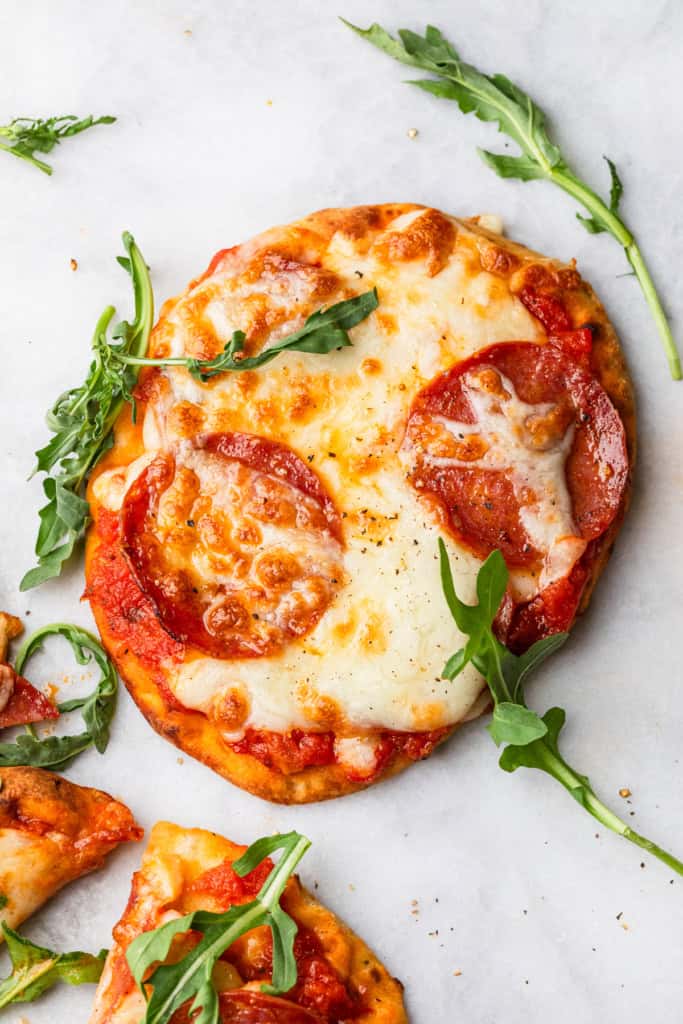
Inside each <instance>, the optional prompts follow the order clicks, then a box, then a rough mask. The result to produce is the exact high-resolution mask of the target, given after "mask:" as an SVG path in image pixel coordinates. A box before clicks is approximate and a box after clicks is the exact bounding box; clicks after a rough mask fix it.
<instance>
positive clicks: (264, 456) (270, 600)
mask: <svg viewBox="0 0 683 1024" xmlns="http://www.w3.org/2000/svg"><path fill="white" fill-rule="evenodd" d="M121 528H122V539H123V549H124V552H125V555H126V558H127V560H128V563H129V565H130V567H131V569H132V571H133V573H134V575H135V578H136V580H137V582H138V584H139V585H140V587H141V588H142V590H144V592H145V593H146V594H147V595H148V596H149V597H150V598H151V599H152V600H153V602H154V605H155V607H156V610H157V614H158V616H159V618H160V620H161V622H162V623H163V625H164V627H165V628H166V630H167V631H168V632H169V633H170V634H171V636H173V637H175V638H176V639H177V640H180V641H183V642H189V643H192V644H194V645H196V646H197V647H199V648H201V649H202V650H203V651H205V652H207V653H208V654H211V655H213V656H214V657H219V658H236V657H243V658H249V657H259V656H262V655H268V654H273V653H274V652H276V651H277V650H279V649H280V648H282V647H283V646H284V645H285V644H286V643H288V642H290V641H291V640H293V639H295V638H297V637H302V636H304V635H305V634H306V633H308V632H310V630H311V629H313V627H314V626H315V625H316V623H317V622H318V621H319V619H320V618H321V616H322V615H323V613H324V611H325V609H326V608H327V607H328V605H329V604H330V602H331V601H332V599H333V598H334V595H335V593H336V592H337V590H338V589H339V587H340V586H341V584H342V582H343V564H342V556H343V548H342V542H341V520H340V517H339V514H338V512H337V510H336V508H335V506H334V503H333V502H332V500H331V498H330V497H329V495H328V494H327V493H326V491H325V489H324V488H323V485H322V484H321V482H320V480H319V479H318V477H317V476H316V474H315V473H314V472H313V471H312V470H311V469H310V468H309V466H307V465H306V463H305V462H303V461H302V460H301V459H300V458H299V457H298V455H296V454H295V453H294V452H293V451H291V449H289V448H286V447H285V446H284V445H281V444H278V443H276V442H274V441H269V440H266V439H264V438H261V437H256V436H253V435H248V434H238V433H234V434H216V435H211V436H209V437H207V438H205V439H204V441H203V443H202V445H201V447H191V446H187V445H184V446H179V447H178V448H176V449H173V450H168V451H164V452H162V453H160V454H159V455H158V456H157V457H156V458H155V459H154V460H153V461H152V462H151V463H150V464H149V466H147V468H146V469H145V470H144V471H143V472H142V473H141V474H140V476H139V477H138V478H137V480H136V481H135V482H134V483H133V484H132V486H131V487H130V489H129V491H128V493H127V494H126V498H125V500H124V505H123V509H122V512H121Z"/></svg>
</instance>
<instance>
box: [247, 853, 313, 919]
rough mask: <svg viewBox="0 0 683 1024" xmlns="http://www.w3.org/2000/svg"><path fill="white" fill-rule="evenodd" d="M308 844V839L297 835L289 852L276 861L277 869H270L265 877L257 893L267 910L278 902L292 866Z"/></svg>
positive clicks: (297, 861) (291, 871)
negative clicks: (297, 837) (264, 881)
mask: <svg viewBox="0 0 683 1024" xmlns="http://www.w3.org/2000/svg"><path fill="white" fill-rule="evenodd" d="M310 845H311V841H310V839H307V838H306V836H299V839H298V840H297V842H296V843H295V845H294V846H293V847H292V849H291V850H290V851H289V853H286V854H285V855H284V856H282V857H281V858H280V860H279V861H278V863H277V870H275V871H272V872H271V873H270V875H269V876H268V878H267V879H266V883H265V885H264V886H263V888H262V890H261V892H260V893H259V900H260V902H261V903H262V904H263V905H264V906H265V907H266V908H267V909H268V910H272V909H273V907H274V906H275V905H276V904H277V903H279V902H280V897H281V896H282V893H283V892H284V890H285V886H286V885H287V882H288V881H289V878H290V875H292V874H293V872H294V868H295V867H296V866H297V864H298V863H299V861H300V860H301V858H302V857H303V855H304V854H305V853H306V850H308V848H309V847H310Z"/></svg>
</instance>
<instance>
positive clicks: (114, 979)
mask: <svg viewBox="0 0 683 1024" xmlns="http://www.w3.org/2000/svg"><path fill="white" fill-rule="evenodd" d="M245 850H246V847H244V846H237V845H236V844H235V843H232V842H230V841H229V840H227V839H224V838H223V837H222V836H218V835H216V834H215V833H213V832H206V831H204V830H202V829H184V828H181V827H180V826H178V825H173V824H170V823H168V822H159V823H158V824H157V825H155V826H154V828H153V829H152V832H151V835H150V840H149V845H148V847H147V850H146V851H145V853H144V855H143V858H142V865H141V867H140V870H139V871H137V872H136V873H135V875H134V876H133V884H132V889H131V894H130V898H129V900H128V905H127V906H126V909H125V911H124V913H123V917H122V918H121V920H120V921H119V922H118V924H117V925H116V926H115V928H114V931H113V936H114V944H113V946H112V948H111V950H110V952H109V956H108V958H107V962H106V964H105V967H104V971H103V973H102V977H101V979H100V983H99V986H98V989H97V993H96V996H95V1006H94V1009H93V1013H92V1016H91V1017H90V1024H138V1021H139V1020H140V1019H141V1018H142V1017H143V1015H144V1012H145V1001H144V998H143V995H142V993H141V992H140V990H139V988H138V987H137V986H136V983H135V980H134V979H133V976H132V974H131V972H130V969H129V966H128V962H127V959H126V951H127V949H128V947H129V946H130V944H131V942H132V941H133V940H134V939H135V938H136V937H137V936H139V935H141V934H142V933H143V932H149V931H152V930H153V929H155V928H158V927H159V926H160V925H162V924H165V923H166V922H168V921H171V920H173V919H174V918H177V917H181V916H184V915H185V914H189V913H191V912H193V911H197V910H206V911H211V912H224V911H226V910H227V909H228V908H229V907H231V906H236V905H239V904H245V903H249V902H250V901H251V900H253V899H254V897H255V896H256V894H257V893H258V892H259V890H260V889H261V886H262V885H263V883H264V882H265V880H266V878H267V877H268V875H269V874H270V872H271V870H272V868H273V862H272V861H271V860H270V859H266V860H264V861H262V863H261V864H259V865H258V867H256V868H254V869H253V870H252V871H250V872H249V874H247V875H244V877H240V876H239V875H238V874H237V873H236V872H235V871H234V870H233V868H232V864H233V863H234V861H236V860H237V859H238V858H239V857H241V856H242V854H243V853H244V852H245ZM280 905H281V906H282V908H283V909H284V910H285V911H286V912H287V914H289V915H290V917H291V918H292V919H293V920H294V922H295V923H296V925H297V929H298V930H297V935H296V938H295V940H294V956H295V959H296V964H297V980H296V984H295V985H294V987H293V988H291V989H290V990H289V991H288V992H286V993H283V994H280V995H277V996H275V995H268V994H265V993H264V992H263V991H262V988H261V986H262V985H264V984H268V983H269V982H270V981H271V972H272V957H273V949H272V938H271V932H270V929H269V928H267V927H266V926H261V927H258V928H254V929H252V930H251V931H248V932H246V934H244V935H243V936H242V937H241V938H240V939H238V940H237V941H236V942H235V943H233V945H231V946H230V947H229V948H228V949H227V950H226V951H225V952H224V953H223V954H222V956H221V958H220V959H219V960H218V961H217V963H216V964H215V966H214V968H213V973H212V983H213V986H214V987H215V989H216V991H217V992H218V996H219V1007H220V1020H221V1024H346V1022H348V1024H351V1022H352V1021H353V1022H355V1021H358V1022H359V1024H360V1022H362V1024H407V1017H406V1012H405V1009H404V1005H403V996H402V986H401V984H400V982H398V981H396V980H395V979H394V978H392V977H391V975H390V974H389V973H388V972H387V970H386V968H385V967H383V966H382V964H381V963H380V962H379V960H378V959H377V957H376V956H375V954H374V953H372V952H371V950H370V949H368V947H367V946H366V945H365V943H364V942H363V941H362V940H361V939H359V938H358V936H357V935H355V934H354V933H353V932H352V931H351V930H350V929H349V928H347V926H346V925H344V924H343V923H342V922H341V921H340V920H339V919H338V918H337V917H336V916H335V915H334V914H332V913H331V912H330V911H329V910H327V909H326V908H325V907H324V906H322V904H320V903H318V901H317V900H316V899H314V898H313V896H312V895H311V894H310V893H309V892H308V891H307V890H306V889H305V888H304V887H303V886H302V885H301V882H300V881H299V879H298V877H297V876H296V875H293V876H291V877H290V879H289V881H288V882H287V885H286V888H285V890H284V893H283V895H282V898H281V901H280ZM198 938H199V935H198V933H196V932H192V931H191V932H189V933H188V932H185V933H183V934H182V935H179V936H177V937H176V939H175V940H174V945H173V946H172V948H171V955H170V957H169V961H168V962H171V961H173V962H177V961H178V960H180V959H181V958H182V957H183V956H184V955H186V953H187V952H189V951H190V950H191V949H192V948H193V947H194V945H196V943H197V941H198ZM191 1019H192V1018H191V1015H190V1012H189V1007H188V1006H187V1005H185V1006H182V1007H180V1008H179V1009H178V1010H177V1011H176V1013H175V1014H174V1016H173V1018H172V1021H173V1024H190V1022H191Z"/></svg>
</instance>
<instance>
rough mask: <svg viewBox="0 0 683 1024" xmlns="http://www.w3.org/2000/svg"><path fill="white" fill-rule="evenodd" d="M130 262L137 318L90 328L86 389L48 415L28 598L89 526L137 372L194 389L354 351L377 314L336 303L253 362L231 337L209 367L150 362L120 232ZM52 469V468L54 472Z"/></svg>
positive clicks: (359, 302)
mask: <svg viewBox="0 0 683 1024" xmlns="http://www.w3.org/2000/svg"><path fill="white" fill-rule="evenodd" d="M123 244H124V247H125V249H126V252H127V254H128V255H127V256H119V257H117V260H118V263H119V264H120V265H121V266H122V267H123V269H124V270H125V271H126V273H128V274H130V276H131V278H132V282H133V291H134V296H135V317H134V320H133V322H132V323H128V322H127V321H123V322H122V323H120V324H118V325H117V326H116V327H114V328H113V330H112V331H111V338H109V337H108V332H109V329H110V324H111V321H112V319H113V317H114V313H115V310H114V307H113V306H107V308H106V309H105V310H104V312H103V313H102V315H101V316H100V318H99V320H98V321H97V324H96V326H95V333H94V335H93V339H92V349H93V352H94V354H95V358H94V360H93V362H92V363H91V365H90V369H89V371H88V375H87V377H86V380H85V383H84V384H82V385H81V386H80V387H77V388H71V389H70V390H68V391H65V392H64V394H62V395H60V397H59V398H58V399H57V401H56V402H55V404H54V405H53V406H52V408H51V409H50V411H49V413H48V415H47V424H48V427H49V428H50V430H51V431H52V433H53V435H54V436H53V437H52V438H51V440H50V441H49V442H48V443H47V444H46V445H45V446H44V447H43V448H41V449H40V450H39V451H37V452H36V466H35V469H34V473H36V472H39V473H46V474H48V476H47V479H46V480H44V482H43V491H44V493H45V497H46V498H47V499H48V501H47V504H46V505H45V506H44V507H43V508H41V509H40V511H39V513H38V517H39V519H40V526H39V529H38V537H37V540H36V546H35V551H36V555H37V556H38V565H37V566H36V567H35V568H34V569H30V570H29V571H28V572H27V573H26V575H25V576H24V578H23V579H22V581H21V584H20V587H19V589H20V590H30V589H31V588H32V587H37V586H39V584H41V583H44V582H45V580H49V579H52V578H53V577H55V576H59V574H60V573H61V571H62V567H63V565H64V563H65V562H66V561H67V559H69V558H70V557H71V555H72V554H73V551H74V548H75V547H76V545H77V544H78V543H79V541H80V540H81V539H82V538H83V536H84V534H85V531H86V528H87V526H88V524H89V522H90V509H89V506H88V502H87V501H86V499H85V490H86V486H87V482H88V478H89V476H90V473H91V472H92V470H93V468H94V467H95V466H96V464H97V463H98V462H99V460H100V459H101V458H102V456H103V455H104V454H105V452H107V451H108V450H109V448H111V446H112V444H113V437H112V429H113V426H114V423H115V422H116V419H117V417H118V415H119V413H120V411H121V409H122V408H123V405H124V403H126V402H130V403H131V405H132V406H133V419H135V400H134V397H133V390H134V388H135V384H136V381H137V376H138V373H139V368H140V367H141V366H184V367H186V368H187V370H188V371H189V373H190V374H191V375H192V376H193V377H194V378H195V379H196V380H198V381H201V382H206V381H207V380H210V379H211V378H212V377H215V376H216V374H219V373H224V372H226V371H228V370H250V369H253V368H254V367H256V366H264V365H265V364H267V363H269V362H270V361H271V360H272V359H275V357H276V356H278V355H279V354H280V352H284V351H288V350H297V351H300V352H318V353H326V352H331V351H333V350H334V349H339V348H344V347H346V346H348V345H350V344H351V339H350V338H349V335H348V331H349V330H350V328H352V327H355V326H356V324H358V323H360V321H361V320H364V319H365V318H366V317H367V316H369V314H370V313H371V312H372V311H373V310H374V309H376V308H377V305H378V299H377V291H376V290H375V289H373V290H372V291H369V292H365V293H364V294H362V295H356V296H354V298H352V299H346V300H345V301H343V302H338V303H336V304H335V305H333V306H330V307H329V309H319V310H316V312H315V313H313V314H312V315H311V316H309V318H308V319H307V321H306V323H305V324H304V326H303V327H302V328H301V329H300V330H299V331H295V332H294V333H293V334H289V335H287V336H286V337H284V338H281V339H280V340H279V341H278V342H276V343H275V344H274V345H272V346H271V347H270V348H268V349H266V350H265V351H264V352H261V353H260V354H259V355H257V356H253V357H252V358H246V359H245V358H241V353H242V351H243V349H244V342H245V339H246V335H245V334H244V332H242V331H235V332H234V334H233V336H232V339H231V340H230V341H229V342H228V344H227V345H226V346H225V349H224V351H223V352H221V353H220V355H218V356H216V357H215V358H214V359H206V360H200V359H192V358H183V357H178V358H173V357H171V358H168V359H147V358H145V353H146V351H147V345H148V342H149V335H150V332H151V329H152V323H153V320H154V295H153V292H152V284H151V280H150V277H149V271H148V268H147V266H146V264H145V261H144V259H143V257H142V253H141V252H140V250H139V249H138V247H137V245H136V244H135V241H134V239H133V237H132V235H130V234H128V232H125V233H124V235H123ZM55 467H57V468H56V469H55Z"/></svg>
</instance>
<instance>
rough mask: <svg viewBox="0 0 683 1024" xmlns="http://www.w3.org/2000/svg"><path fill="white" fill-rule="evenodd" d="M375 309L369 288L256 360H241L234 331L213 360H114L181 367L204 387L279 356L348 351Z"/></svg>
mask: <svg viewBox="0 0 683 1024" xmlns="http://www.w3.org/2000/svg"><path fill="white" fill-rule="evenodd" d="M378 305H379V299H378V298H377V289H376V288H373V289H372V291H369V292H363V293H362V295H355V296H354V297H353V298H352V299H344V300H343V301H342V302H336V303H335V304H334V305H333V306H329V307H328V308H327V309H317V310H316V311H315V313H312V314H311V315H310V316H309V317H308V319H307V320H306V322H305V324H304V325H303V327H302V328H301V329H300V330H298V331H294V332H293V333H292V334H287V335H285V337H284V338H280V340H279V341H276V342H275V344H274V345H271V346H270V347H269V348H267V349H264V351H263V352H259V354H258V355H256V356H251V357H244V356H242V352H243V351H244V342H245V341H246V337H247V336H246V334H245V333H244V331H234V333H233V335H232V338H231V339H230V341H229V342H228V343H227V344H226V346H225V348H224V349H223V351H222V352H220V353H219V354H218V355H217V356H215V357H214V358H213V359H192V358H191V357H186V356H175V357H173V356H171V357H168V358H164V359H143V358H139V357H135V356H129V355H126V354H123V353H121V354H120V355H117V357H116V358H117V359H118V361H119V362H121V363H124V364H125V365H126V366H184V367H185V369H186V370H187V371H188V372H189V373H190V375H191V376H192V377H194V379H195V380H197V381H200V382H201V383H203V384H205V383H206V381H208V380H210V379H211V378H212V377H215V376H217V375H218V374H219V373H226V372H229V371H231V370H255V369H256V368H257V367H259V366H266V364H267V363H270V362H272V360H273V359H275V358H276V357H277V356H279V355H280V353H281V352H294V351H296V352H315V353H317V354H319V355H324V354H326V353H327V352H334V351H335V350H336V349H340V348H348V347H349V346H350V345H352V341H351V339H350V337H349V335H348V332H349V330H350V329H351V328H352V327H355V326H356V324H359V323H360V322H361V320H365V318H366V317H367V316H369V315H370V313H372V311H373V310H375V309H377V306H378Z"/></svg>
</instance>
